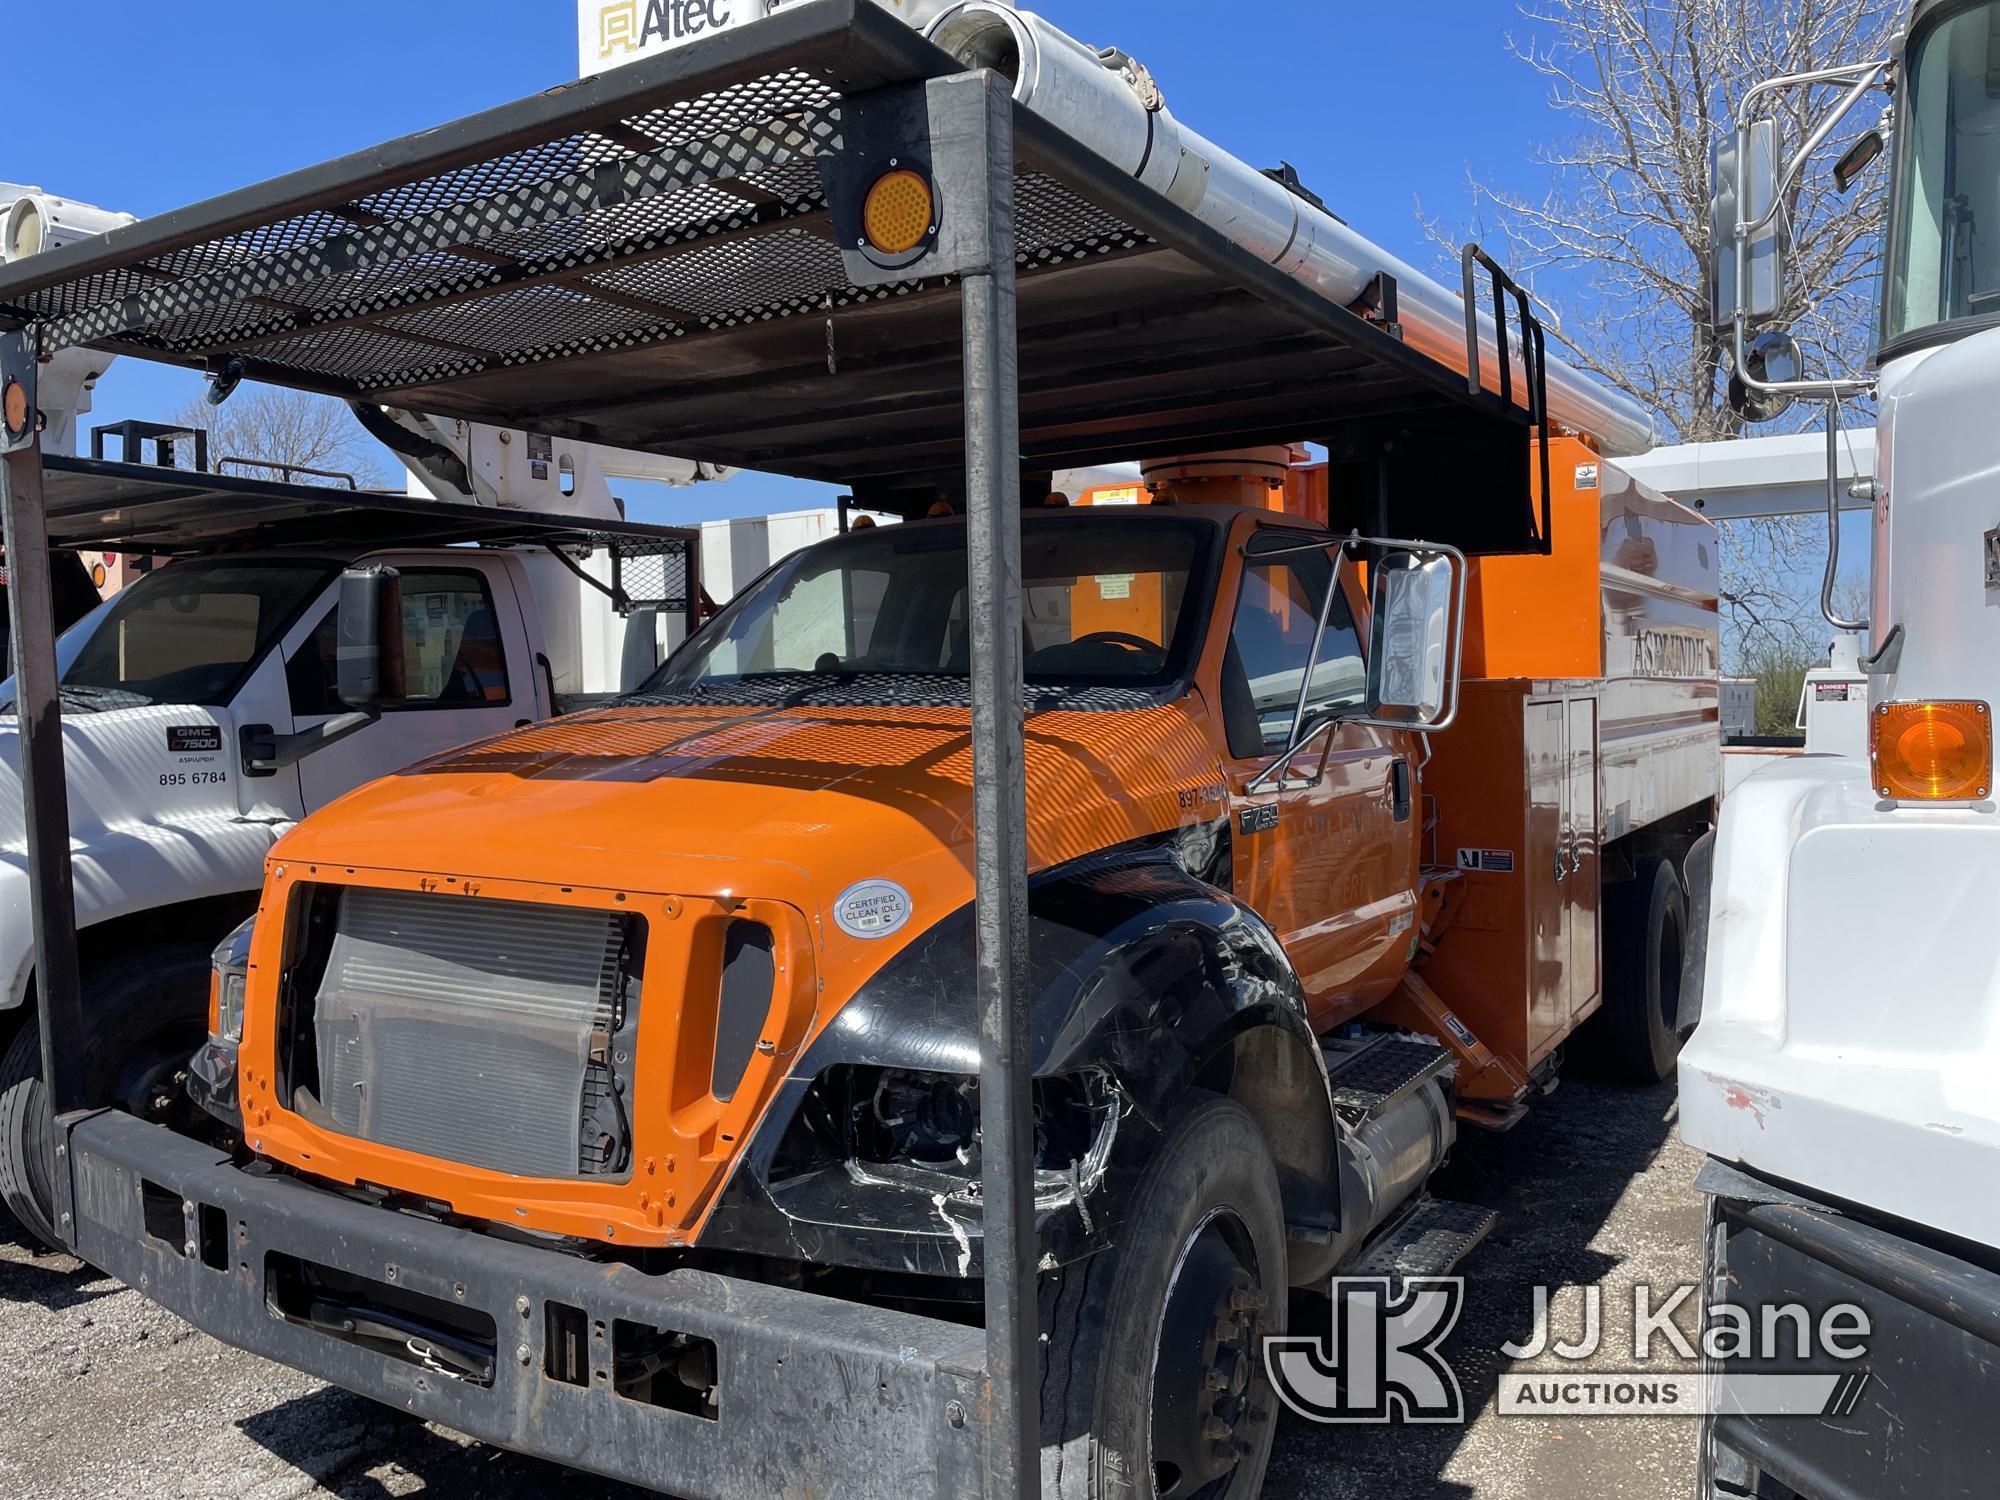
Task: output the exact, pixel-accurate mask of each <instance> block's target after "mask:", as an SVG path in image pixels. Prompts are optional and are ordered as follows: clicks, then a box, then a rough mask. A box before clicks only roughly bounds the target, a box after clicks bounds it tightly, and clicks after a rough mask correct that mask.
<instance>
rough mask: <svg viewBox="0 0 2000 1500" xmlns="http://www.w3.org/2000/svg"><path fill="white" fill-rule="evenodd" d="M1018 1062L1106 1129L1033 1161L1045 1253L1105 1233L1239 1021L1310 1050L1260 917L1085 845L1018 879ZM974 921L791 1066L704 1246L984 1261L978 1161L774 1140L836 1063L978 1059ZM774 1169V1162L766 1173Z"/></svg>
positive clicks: (893, 973)
mask: <svg viewBox="0 0 2000 1500" xmlns="http://www.w3.org/2000/svg"><path fill="white" fill-rule="evenodd" d="M1029 913H1030V925H1029V985H1030V987H1031V990H1032V993H1033V996H1034V999H1033V1001H1032V1007H1031V1011H1030V1025H1031V1038H1032V1046H1031V1057H1032V1065H1033V1072H1034V1075H1035V1077H1036V1079H1037V1080H1050V1079H1080V1078H1087V1079H1089V1080H1090V1081H1091V1086H1092V1087H1093V1088H1094V1089H1096V1090H1097V1091H1099V1093H1100V1095H1107V1096H1108V1097H1107V1111H1106V1123H1105V1127H1104V1128H1105V1129H1106V1130H1108V1131H1109V1132H1111V1135H1110V1137H1109V1139H1108V1140H1106V1141H1105V1142H1104V1143H1103V1144H1104V1149H1103V1150H1102V1151H1101V1153H1098V1154H1094V1155H1093V1157H1092V1158H1091V1160H1090V1162H1089V1165H1088V1167H1087V1168H1085V1167H1081V1166H1078V1167H1075V1168H1074V1169H1073V1170H1071V1171H1070V1172H1069V1173H1068V1174H1067V1175H1059V1174H1054V1173H1051V1172H1047V1171H1044V1172H1042V1173H1039V1174H1038V1178H1037V1188H1036V1206H1037V1219H1038V1223H1039V1229H1040V1234H1041V1243H1042V1253H1043V1256H1044V1259H1045V1261H1046V1260H1048V1259H1050V1258H1053V1260H1054V1261H1055V1262H1056V1263H1058V1264H1064V1263H1068V1262H1070V1261H1073V1260H1075V1259H1078V1258H1080V1257H1082V1256H1085V1255H1088V1254H1090V1253H1092V1252H1094V1251H1095V1250H1097V1249H1099V1248H1101V1247H1102V1246H1103V1245H1104V1244H1105V1243H1107V1242H1108V1241H1109V1240H1110V1239H1111V1238H1112V1237H1114V1236H1115V1234H1116V1233H1117V1230H1118V1226H1119V1221H1120V1218H1121V1210H1122V1206H1123V1203H1124V1200H1125V1198H1126V1196H1127V1194H1128V1192H1129V1189H1130V1188H1131V1186H1132V1185H1133V1183H1134V1181H1135V1179H1136V1177H1137V1174H1138V1172H1139V1171H1140V1169H1141V1168H1143V1166H1144V1165H1145V1163H1146V1161H1147V1160H1148V1159H1150V1157H1151V1155H1152V1152H1153V1148H1154V1145H1155V1144H1156V1142H1157V1140H1158V1137H1159V1133H1160V1130H1161V1128H1162V1126H1163V1125H1164V1123H1165V1122H1166V1121H1167V1120H1168V1118H1169V1117H1170V1116H1171V1115H1172V1114H1173V1112H1174V1110H1175V1109H1176V1107H1177V1106H1178V1105H1179V1104H1180V1103H1181V1101H1182V1100H1183V1099H1185V1097H1186V1096H1187V1093H1188V1091H1189V1090H1190V1089H1191V1088H1194V1087H1196V1086H1198V1084H1199V1083H1200V1082H1202V1081H1205V1080H1206V1079H1209V1078H1212V1077H1213V1076H1214V1072H1215V1069H1214V1067H1212V1066H1211V1065H1212V1064H1214V1063H1215V1062H1216V1060H1217V1059H1218V1058H1221V1057H1223V1055H1224V1054H1226V1053H1228V1052H1230V1051H1231V1049H1232V1047H1233V1043H1234V1041H1235V1039H1236V1038H1237V1037H1239V1036H1241V1035H1243V1034H1245V1033H1247V1032H1250V1031H1255V1030H1259V1029H1269V1028H1277V1029H1278V1030H1279V1031H1281V1032H1283V1033H1285V1034H1287V1035H1288V1036H1290V1037H1292V1038H1294V1039H1295V1040H1296V1041H1298V1042H1299V1043H1301V1044H1302V1045H1303V1046H1305V1047H1306V1048H1308V1049H1310V1050H1311V1052H1312V1054H1313V1055H1314V1056H1315V1057H1316V1056H1317V1042H1316V1041H1315V1039H1314V1037H1313V1034H1312V1029H1311V1026H1310V1025H1309V1023H1308V1021H1307V1018H1306V1010H1305V1002H1304V996H1303V992H1302V991H1301V989H1300V986H1299V982H1298V978H1297V976H1296V974H1294V973H1293V971H1292V967H1291V964H1290V962H1289V960H1288V959H1287V958H1286V956H1285V953H1284V950H1283V948H1281V947H1280V946H1279V944H1278V941H1277V939H1276V937H1275V936H1274V935H1273V934H1272V932H1271V930H1270V929H1269V928H1268V927H1267V926H1266V925H1265V924H1264V922H1263V921H1262V920H1261V919H1260V918H1259V917H1258V916H1257V915H1256V914H1255V913H1254V912H1252V911H1251V910H1249V908H1247V907H1245V906H1244V905H1242V904H1241V903H1240V902H1238V901H1237V900H1236V899H1235V898H1234V897H1232V896H1230V895H1229V894H1228V893H1227V892H1225V891H1222V890H1219V889H1217V888H1216V887H1215V886H1213V885H1210V884H1207V883H1206V882H1204V881H1202V880H1200V879H1198V878H1197V877H1195V876H1193V875H1190V874H1189V873H1187V872H1186V871H1185V870H1183V869H1182V868H1181V866H1180V864H1179V863H1178V862H1177V860H1176V859H1175V857H1174V854H1173V853H1172V851H1171V850H1169V849H1166V848H1163V847H1159V846H1157V845H1155V846H1143V847H1137V848H1133V849H1127V850H1120V851H1115V852H1112V853H1108V854H1100V855H1094V856H1091V857H1089V858H1087V859H1084V860H1080V861H1077V862H1075V863H1073V864H1069V865H1065V866H1062V867H1060V868H1058V869H1056V870H1052V871H1050V872H1048V873H1047V874H1045V875H1042V876H1040V877H1038V878H1036V879H1035V880H1034V881H1033V882H1032V883H1031V886H1030V891H1029ZM974 993H975V989H974V972H973V916H972V911H971V908H969V907H968V908H965V909H963V910H960V911H959V912H956V913H954V914H953V915H952V916H950V917H948V918H946V919H945V920H944V921H942V922H940V923H939V924H938V925H937V926H936V927H934V928H932V929H931V930H930V931H929V932H928V933H926V934H925V935H924V936H923V937H922V938H921V939H919V940H918V941H917V942H916V943H914V944H912V945H911V946H910V947H908V948H906V949H905V950H903V951H902V952H901V953H899V954H898V955H897V956H896V957H895V958H894V959H893V960H891V961H890V962H889V963H888V964H887V965H885V966H884V968H883V969H882V970H881V972H879V973H878V974H876V975H875V976H874V978H872V979H871V980H870V981H869V982H868V983H867V984H866V985H864V986H863V987H862V988H861V989H860V990H859V991H858V992H857V993H856V994H855V995H854V996H853V997H852V998H851V999H850V1000H849V1001H848V1002H847V1003H846V1005H845V1006H843V1007H842V1008H841V1010H840V1012H839V1014H838V1015H837V1016H835V1017H834V1019H833V1021H832V1023H831V1024H830V1025H829V1026H828V1027H827V1029H826V1031H825V1032H823V1033H822V1034H821V1035H820V1037H819V1038H818V1039H817V1040H816V1041H815V1042H814V1043H813V1045H812V1047H811V1048H810V1049H808V1051H807V1053H806V1055H805V1056H804V1058H802V1059H801V1061H800V1063H799V1065H798V1067H797V1068H795V1069H794V1070H793V1073H792V1076H791V1077H790V1078H789V1079H788V1080H787V1082H786V1084H785V1086H784V1088H783V1089H782V1090H781V1091H780V1093H779V1095H778V1097H777V1098H776V1099H775V1100H774V1101H773V1103H772V1106H771V1109H770V1110H769V1112H768V1113H767V1114H766V1116H765V1120H764V1123H763V1125H762V1127H761V1128H760V1129H759V1130H758V1132H757V1134H756V1135H755V1137H754V1138H753V1139H752V1141H751V1142H750V1145H749V1148H748V1150H747V1151H746V1153H745V1155H744V1157H743V1159H742V1160H741V1161H740V1162H739V1164H738V1166H737V1168H736V1171H735V1173H734V1174H733V1176H732V1177H731V1179H730V1181H729V1183H728V1185H727V1186H726V1187H725V1189H724V1191H723V1194H722V1197H721V1199H720V1200H719V1201H718V1203H717V1205H716V1208H715V1211H714V1213H713V1214H712V1215H711V1217H710V1220H709V1223H708V1225H707V1227H706V1228H705V1229H704V1230H703V1232H702V1235H701V1241H700V1243H701V1246H702V1248H703V1249H709V1250H725V1251H736V1252H743V1253H751V1254H758V1255H766V1256H777V1257H780V1258H783V1259H797V1260H801V1261H808V1262H811V1263H814V1264H816V1265H822V1266H847V1267H852V1268H856V1269H866V1270H874V1271H892V1272H906V1273H914V1274H919V1275H947V1276H957V1277H977V1276H978V1275H980V1274H981V1256H980V1247H981V1227H980V1206H979V1198H978V1193H977V1188H976V1181H977V1179H976V1175H973V1174H968V1176H967V1178H966V1180H965V1182H964V1184H962V1185H961V1184H958V1183H954V1182H951V1181H949V1180H948V1179H943V1178H940V1177H937V1176H935V1175H930V1176H922V1175H917V1176H912V1175H909V1174H902V1173H897V1172H887V1173H885V1172H881V1171H878V1170H874V1169H871V1168H869V1167H868V1166H865V1165H862V1164H856V1163H852V1162H846V1163H839V1164H833V1165H824V1166H821V1167H819V1168H817V1169H816V1170H809V1171H803V1172H795V1171H792V1170H790V1164H791V1163H793V1162H795V1161H796V1153H795V1152H786V1151H785V1150H784V1149H783V1148H784V1146H785V1143H786V1136H787V1132H788V1131H792V1130H795V1129H805V1128H808V1127H807V1126H806V1124H805V1122H804V1121H803V1120H802V1118H801V1110H802V1107H803V1106H805V1105H807V1103H808V1098H809V1095H810V1093H811V1091H812V1089H813V1087H814V1084H815V1081H816V1080H818V1079H820V1078H821V1077H822V1076H823V1075H825V1074H826V1073H827V1071H828V1070H829V1069H835V1068H842V1067H858V1068H889V1069H901V1070H909V1071H915V1072H936V1073H946V1074H955V1075H961V1076H963V1075H972V1074H976V1073H977V1072H978V1070H979V1040H978V1021H977V1016H976V1014H975V1010H974V999H973V996H974ZM774 1169H775V1170H774Z"/></svg>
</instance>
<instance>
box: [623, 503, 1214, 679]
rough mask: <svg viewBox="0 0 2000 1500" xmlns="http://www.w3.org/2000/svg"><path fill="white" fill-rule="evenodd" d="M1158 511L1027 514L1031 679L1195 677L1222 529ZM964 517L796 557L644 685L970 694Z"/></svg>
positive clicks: (874, 534) (860, 537) (1024, 564)
mask: <svg viewBox="0 0 2000 1500" xmlns="http://www.w3.org/2000/svg"><path fill="white" fill-rule="evenodd" d="M1217 534H1218V533H1217V530H1216V528H1215V526H1214V525H1213V524H1212V523H1210V522H1205V521H1198V520H1193V519H1189V518H1184V517H1168V516H1162V515H1159V514H1156V513H1151V512H1142V511H1130V512H1125V513H1123V514H1111V515H1107V514H1103V513H1091V512H1088V511H1071V512H1057V513H1054V514H1047V515H1041V516H1029V517H1027V518H1026V519H1025V520H1024V521H1023V523H1022V527H1021V577H1022V590H1023V592H1022V609H1023V613H1024V615H1025V619H1024V621H1023V626H1024V635H1025V637H1026V639H1025V642H1024V645H1025V649H1026V653H1027V655H1026V668H1027V678H1028V682H1029V684H1030V685H1031V687H1032V686H1041V687H1046V688H1050V689H1054V690H1058V691H1057V694H1056V696H1058V697H1060V696H1061V691H1060V690H1064V689H1079V688H1084V689H1087V688H1100V687H1103V688H1130V689H1135V690H1140V691H1149V690H1158V689H1161V688H1164V687H1167V686H1169V685H1171V684H1173V683H1176V682H1178V681H1179V680H1180V679H1181V678H1182V677H1184V676H1185V675H1186V668H1187V663H1188V661H1189V659H1190V657H1191V656H1192V654H1193V651H1194V649H1195V646H1196V640H1195V636H1196V631H1195V628H1194V626H1195V619H1196V616H1197V615H1198V614H1199V611H1198V610H1196V609H1192V608H1190V607H1189V601H1190V600H1191V599H1194V598H1196V597H1198V595H1199V593H1200V590H1201V587H1202V584H1203V581H1204V579H1205V577H1206V574H1207V570H1208V566H1209V559H1210V554H1211V552H1212V551H1213V548H1214V543H1215V538H1216V536H1217ZM970 673H971V638H970V632H969V630H968V627H967V612H966V553H965V525H964V523H963V522H962V521H955V522H920V523H917V524H914V525H909V526H886V527H882V528H880V529H879V530H871V531H863V532H857V533H855V534H853V535H851V536H847V537H844V538H842V539H840V540H839V541H834V542H828V543H826V544H824V545H823V546H819V547H814V548H812V549H811V550H809V551H806V552H802V553H800V554H798V555H797V556H796V557H793V558H790V559H788V560H787V561H786V562H784V563H782V564H780V565H779V566H778V567H777V568H775V569H773V570H772V571H771V572H770V573H768V574H766V575H765V577H764V578H763V579H762V580H761V581H760V582H758V583H757V584H755V585H753V586H752V587H751V588H750V589H749V590H748V591H747V592H745V593H744V594H743V595H741V596H740V597H739V598H737V599H736V600H735V601H734V602H732V603H731V604H730V605H729V606H728V607H727V608H726V609H724V610H723V611H722V613H721V614H719V615H717V616H716V617H715V619H714V620H712V621H710V622H709V624H708V625H707V626H706V627H705V628H704V629H703V630H702V631H701V633H700V634H698V635H697V636H695V638H694V639H693V640H691V641H689V642H688V644H687V645H686V646H685V647H684V648H683V649H682V650H681V651H679V652H678V653H677V654H676V655H675V656H674V658H673V659H672V660H671V661H669V662H668V663H667V664H666V665H665V666H664V667H662V668H661V669H660V671H659V672H658V673H657V674H655V676H654V677H653V679H652V680H651V681H650V682H648V683H647V684H646V685H645V687H644V688H642V689H641V690H640V692H639V694H637V695H636V696H638V697H641V698H645V699H651V700H655V701H657V700H660V699H673V698H685V699H694V700H698V701H705V702H715V701H744V702H784V701H799V702H805V701H810V702H817V703H829V704H833V703H842V702H852V703H874V702H879V701H883V695H884V694H885V693H889V694H890V695H891V696H896V695H898V694H901V695H902V697H899V698H898V701H902V699H903V697H910V696H915V697H920V698H923V699H925V700H926V701H929V700H932V699H941V700H943V701H959V702H967V701H969V687H968V680H969V677H970Z"/></svg>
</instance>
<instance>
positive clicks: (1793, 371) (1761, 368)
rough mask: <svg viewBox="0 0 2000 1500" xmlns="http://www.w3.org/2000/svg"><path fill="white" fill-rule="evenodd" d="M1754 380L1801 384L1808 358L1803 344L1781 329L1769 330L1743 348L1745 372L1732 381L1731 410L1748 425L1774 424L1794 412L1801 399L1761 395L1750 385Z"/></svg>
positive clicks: (1773, 393)
mask: <svg viewBox="0 0 2000 1500" xmlns="http://www.w3.org/2000/svg"><path fill="white" fill-rule="evenodd" d="M1746 372H1747V373H1748V374H1749V376H1750V378H1751V379H1752V380H1761V381H1764V382H1766V383H1768V384H1781V383H1783V382H1785V381H1791V380H1801V379H1803V378H1804V377H1805V373H1806V362H1805V356H1804V354H1802V353H1801V352H1800V350H1799V342H1798V340H1797V339H1795V338H1793V337H1792V336H1791V335H1790V334H1789V333H1785V332H1783V331H1782V330H1780V329H1776V328H1766V329H1765V330H1764V331H1763V332H1761V333H1759V334H1756V335H1755V336H1753V337H1752V338H1751V339H1750V341H1749V342H1748V343H1746V344H1745V345H1744V346H1743V369H1742V370H1739V371H1737V372H1736V373H1735V374H1732V375H1731V376H1730V377H1729V409H1730V410H1731V411H1733V412H1735V413H1736V415H1737V416H1739V417H1741V418H1742V419H1743V420H1744V421H1746V422H1774V421H1776V420H1777V419H1778V418H1779V417H1782V416H1783V415H1784V414H1785V413H1786V412H1788V411H1790V410H1791V409H1792V403H1793V402H1794V401H1795V400H1797V399H1798V398H1797V396H1796V395H1795V394H1794V393H1793V392H1791V391H1760V390H1756V389H1754V388H1752V387H1751V386H1749V385H1746V384H1745V383H1744V380H1743V376H1744V374H1745V373H1746Z"/></svg>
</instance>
